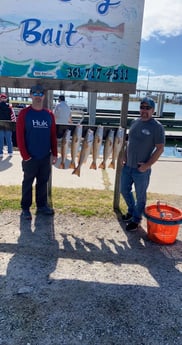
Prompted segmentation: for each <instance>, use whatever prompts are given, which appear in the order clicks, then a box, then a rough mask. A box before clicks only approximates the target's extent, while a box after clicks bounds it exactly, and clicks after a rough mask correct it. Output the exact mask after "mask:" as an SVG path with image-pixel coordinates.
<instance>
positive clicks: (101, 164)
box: [99, 161, 106, 169]
mask: <svg viewBox="0 0 182 345" xmlns="http://www.w3.org/2000/svg"><path fill="white" fill-rule="evenodd" d="M99 168H101V169H105V168H106V164H105V162H104V161H103V162H101V163H100V165H99Z"/></svg>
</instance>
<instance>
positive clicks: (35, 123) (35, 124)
mask: <svg viewBox="0 0 182 345" xmlns="http://www.w3.org/2000/svg"><path fill="white" fill-rule="evenodd" d="M32 124H33V127H34V128H48V123H47V121H45V120H43V121H39V120H32Z"/></svg>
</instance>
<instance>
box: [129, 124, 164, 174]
mask: <svg viewBox="0 0 182 345" xmlns="http://www.w3.org/2000/svg"><path fill="white" fill-rule="evenodd" d="M156 144H165V133H164V128H163V126H162V125H161V123H160V122H158V121H157V120H155V119H154V118H151V119H150V120H148V121H142V120H141V119H136V120H134V121H133V122H132V124H131V128H130V131H129V134H128V143H127V165H128V166H129V167H131V168H137V165H138V163H139V162H143V163H146V162H147V161H148V160H149V158H150V156H151V154H152V152H153V151H154V149H155V146H156Z"/></svg>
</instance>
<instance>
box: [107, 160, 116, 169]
mask: <svg viewBox="0 0 182 345" xmlns="http://www.w3.org/2000/svg"><path fill="white" fill-rule="evenodd" d="M108 168H113V169H115V162H114V161H111V163H110V164H109V165H108Z"/></svg>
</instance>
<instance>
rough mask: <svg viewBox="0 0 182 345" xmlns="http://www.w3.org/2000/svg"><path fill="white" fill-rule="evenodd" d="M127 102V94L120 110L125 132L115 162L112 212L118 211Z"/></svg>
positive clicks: (121, 124)
mask: <svg viewBox="0 0 182 345" xmlns="http://www.w3.org/2000/svg"><path fill="white" fill-rule="evenodd" d="M128 102H129V94H124V95H123V102H122V108H121V118H120V126H121V127H123V128H124V129H125V130H124V139H123V145H122V148H121V151H120V153H119V157H118V160H117V167H116V175H115V185H114V200H113V209H114V210H119V204H120V176H121V170H122V166H121V161H122V160H123V157H124V150H125V144H126V130H127V115H128Z"/></svg>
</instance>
